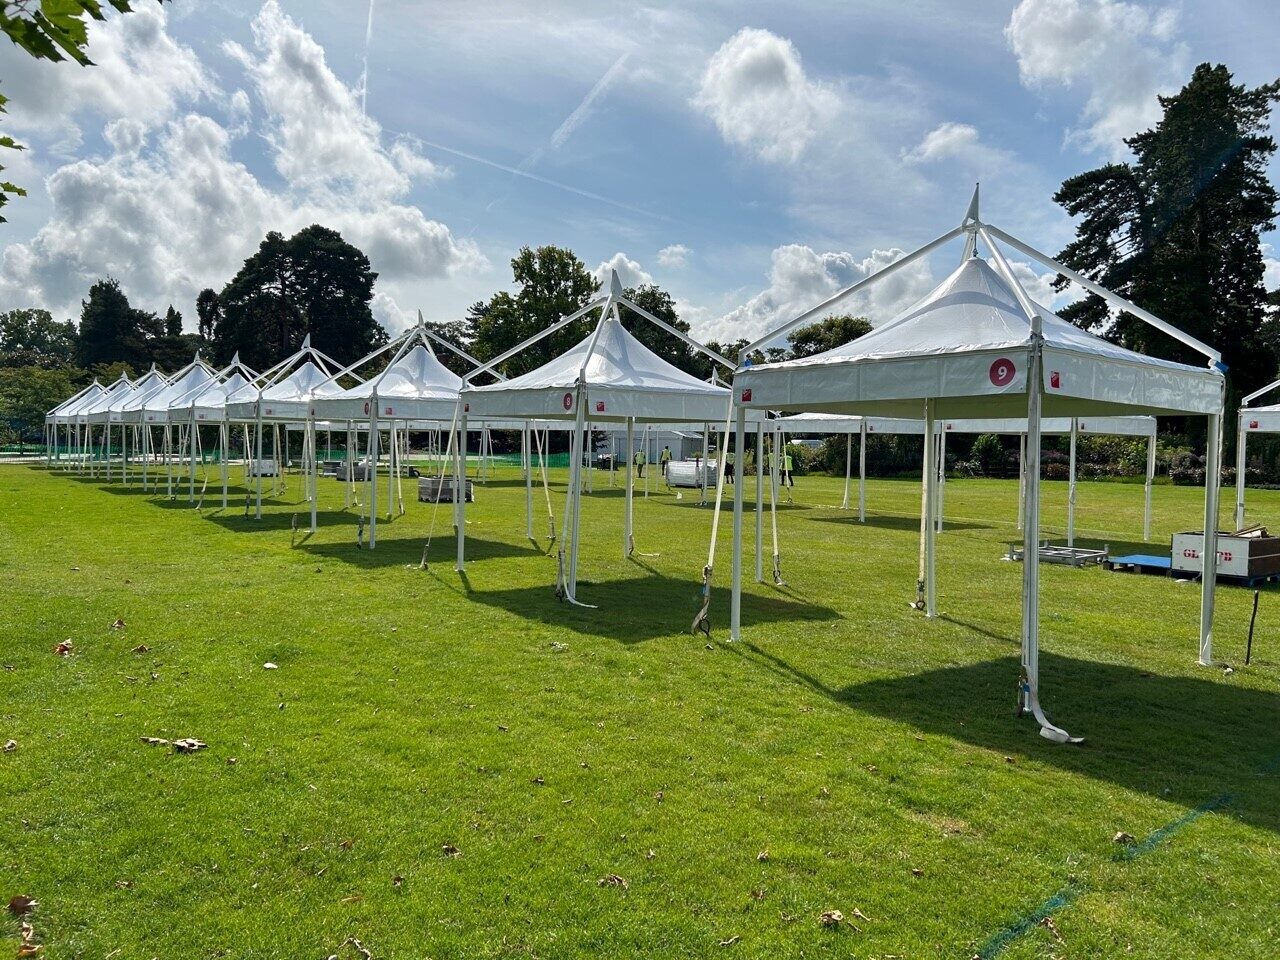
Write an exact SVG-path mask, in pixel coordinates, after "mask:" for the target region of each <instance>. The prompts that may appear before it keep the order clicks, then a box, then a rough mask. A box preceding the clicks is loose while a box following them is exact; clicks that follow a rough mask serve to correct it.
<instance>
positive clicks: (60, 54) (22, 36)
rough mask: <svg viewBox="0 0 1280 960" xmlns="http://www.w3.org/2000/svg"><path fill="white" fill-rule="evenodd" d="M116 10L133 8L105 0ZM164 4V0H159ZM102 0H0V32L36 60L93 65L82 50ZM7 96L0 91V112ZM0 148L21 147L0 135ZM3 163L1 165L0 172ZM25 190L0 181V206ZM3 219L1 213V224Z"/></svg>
mask: <svg viewBox="0 0 1280 960" xmlns="http://www.w3.org/2000/svg"><path fill="white" fill-rule="evenodd" d="M106 2H107V3H108V4H110V5H111V6H112V7H114V8H115V9H116V11H118V12H119V13H128V12H130V10H131V9H132V8H131V7H130V0H106ZM158 2H160V3H163V2H164V0H158ZM103 19H105V17H104V14H103V3H102V0H0V33H3V34H4V35H5V36H7V37H8V38H9V39H10V40H12V41H13V43H14V44H15V45H16V46H17V47H19V48H20V49H22V50H25V51H26V52H27V53H29V54H30V55H31V56H33V57H35V58H36V59H37V60H54V61H60V60H66V59H68V58H70V59H71V60H74V61H75V62H76V63H78V64H80V65H81V66H82V67H89V66H93V61H92V60H90V59H89V56H88V54H87V53H85V46H86V45H87V44H88V42H89V20H103ZM8 102H9V100H8V98H7V97H5V96H4V95H3V94H0V114H4V113H5V104H7V103H8ZM0 149H9V150H21V149H23V147H22V146H21V145H20V144H18V143H16V142H15V141H14V139H13V138H12V137H7V136H0ZM3 171H4V166H3V165H0V172H3ZM26 195H27V191H26V190H24V189H22V188H21V187H19V186H17V185H16V184H12V183H9V182H8V181H7V180H0V208H3V207H4V205H5V204H6V203H8V202H9V197H25V196H26ZM4 222H5V219H4V217H3V216H0V223H4Z"/></svg>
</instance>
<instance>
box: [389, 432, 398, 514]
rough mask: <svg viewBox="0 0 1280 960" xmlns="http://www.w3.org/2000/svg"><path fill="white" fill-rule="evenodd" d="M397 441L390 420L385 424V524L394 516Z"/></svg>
mask: <svg viewBox="0 0 1280 960" xmlns="http://www.w3.org/2000/svg"><path fill="white" fill-rule="evenodd" d="M397 443H398V439H397V437H396V422H395V421H394V420H392V421H391V422H390V423H388V424H387V522H388V523H389V522H390V521H391V518H392V516H393V515H394V514H395V505H396V487H395V483H396V481H395V476H396V470H397V469H398V467H397V466H396V446H397Z"/></svg>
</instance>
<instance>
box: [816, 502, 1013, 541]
mask: <svg viewBox="0 0 1280 960" xmlns="http://www.w3.org/2000/svg"><path fill="white" fill-rule="evenodd" d="M812 519H814V520H818V521H821V522H822V523H842V524H845V525H846V526H852V527H875V528H876V529H879V530H907V531H910V532H912V533H916V534H919V533H920V518H919V517H903V516H896V515H894V514H885V513H871V512H868V513H867V519H866V522H865V523H864V522H862V521H860V520H858V511H857V509H856V508H853V509H850V510H847V511H845V510H832V511H831V512H826V511H824V512H823V513H820V514H817V515H815V516H814V517H812ZM942 529H943V531H944V535H945V531H947V530H990V529H992V524H989V523H975V522H973V521H971V520H944V521H943V527H942Z"/></svg>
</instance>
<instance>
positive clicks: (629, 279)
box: [594, 253, 653, 289]
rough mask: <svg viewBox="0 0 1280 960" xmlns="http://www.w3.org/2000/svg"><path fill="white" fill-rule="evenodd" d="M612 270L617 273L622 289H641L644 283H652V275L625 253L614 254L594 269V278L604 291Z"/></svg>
mask: <svg viewBox="0 0 1280 960" xmlns="http://www.w3.org/2000/svg"><path fill="white" fill-rule="evenodd" d="M612 270H616V271H617V272H618V279H619V280H621V281H622V286H623V287H624V288H634V287H642V286H644V285H645V284H646V283H653V275H652V274H651V273H649V272H648V271H647V270H645V268H644V267H642V266H640V264H638V263H637V262H636V261H634V260H632V259H631V258H630V257H628V256H627V255H626V254H625V253H615V254H614V255H613V256H612V257H610V258H609V259H608V260H604V261H601V263H600V266H598V267H596V269H595V272H594V276H595V278H596V280H598V281H599V282H600V285H601V286H603V287H605V288H606V289H607V287H608V284H609V273H610V271H612Z"/></svg>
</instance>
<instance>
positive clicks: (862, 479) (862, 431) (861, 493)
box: [858, 417, 867, 523]
mask: <svg viewBox="0 0 1280 960" xmlns="http://www.w3.org/2000/svg"><path fill="white" fill-rule="evenodd" d="M858 522H859V523H866V522H867V421H866V418H865V417H864V418H863V420H862V423H861V425H860V426H859V428H858Z"/></svg>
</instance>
